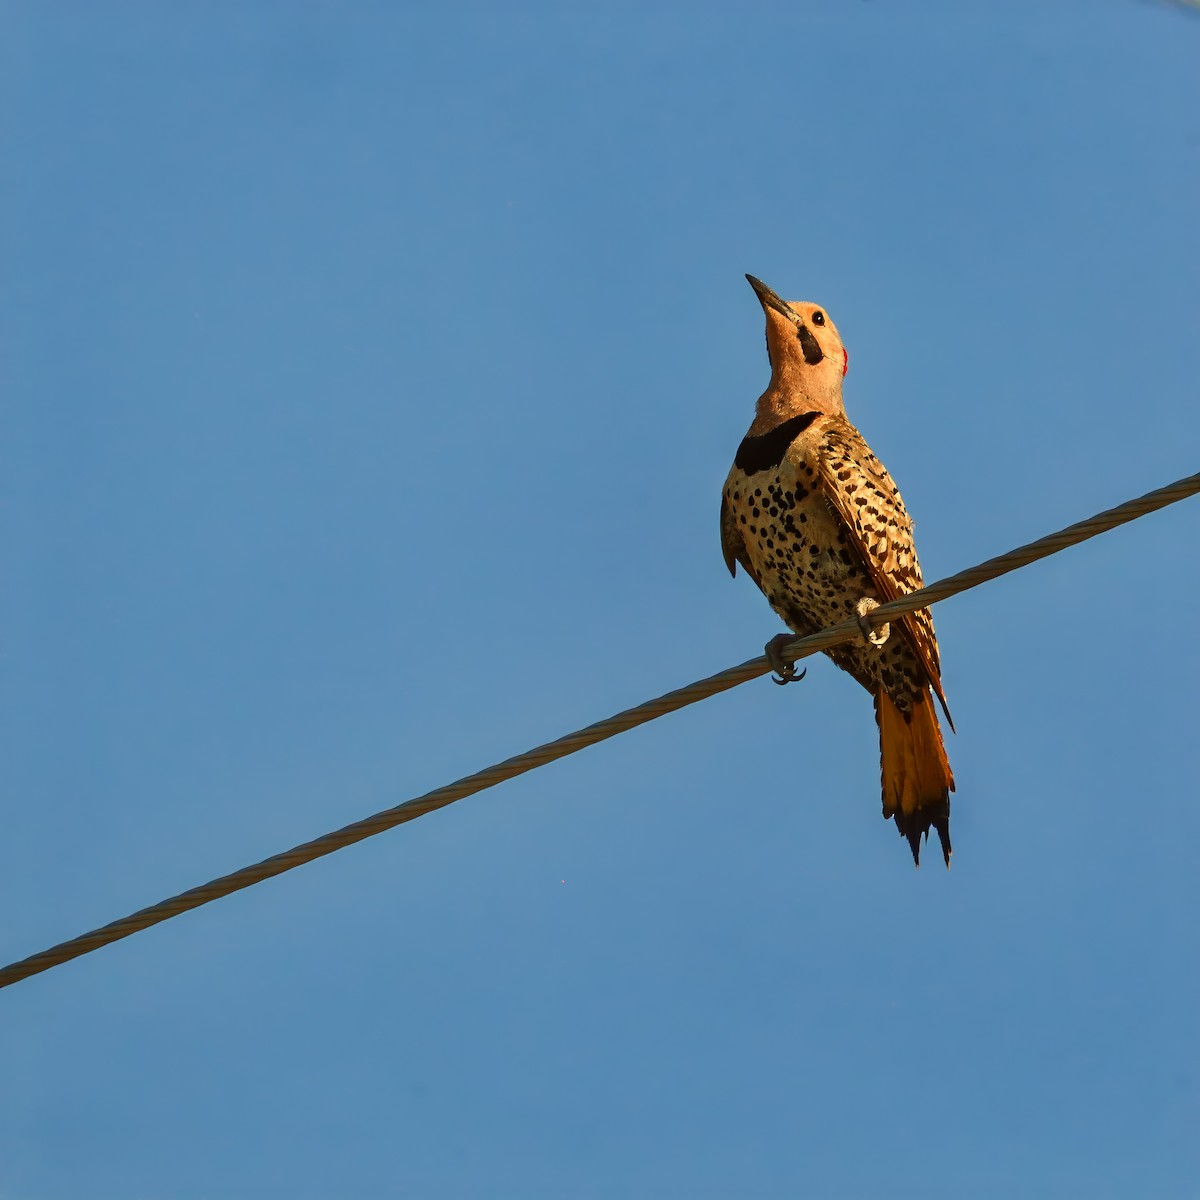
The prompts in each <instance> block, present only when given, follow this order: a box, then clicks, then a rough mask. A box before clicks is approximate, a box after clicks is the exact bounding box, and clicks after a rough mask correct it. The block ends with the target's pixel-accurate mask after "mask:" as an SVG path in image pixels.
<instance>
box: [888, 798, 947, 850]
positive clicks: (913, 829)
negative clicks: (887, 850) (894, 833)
mask: <svg viewBox="0 0 1200 1200" xmlns="http://www.w3.org/2000/svg"><path fill="white" fill-rule="evenodd" d="M893 816H894V818H895V821H896V828H897V829H898V830H899V831H900V836H901V837H903V838H906V839H907V840H908V847H909V849H910V850H911V851H912V856H913V864H914V865H915V866H917V867H919V866H920V865H921V839H922V837H924V839H925V841H929V831H930V829H936V830H937V835H938V841H939V842H940V843H941V846H942V858H943V859H945V861H946V866H947V867H949V866H950V855H951V853H952V848H951V846H950V800H949V798H948V797H947V799H946V803H945V806H944V807H942V808H941V809H928V808H927V809H924V810H923V811H921V812H917V813H913V814H912V816H910V817H907V818H906V817H905V816H904V814H903V813H901V812H896V813H894V814H893Z"/></svg>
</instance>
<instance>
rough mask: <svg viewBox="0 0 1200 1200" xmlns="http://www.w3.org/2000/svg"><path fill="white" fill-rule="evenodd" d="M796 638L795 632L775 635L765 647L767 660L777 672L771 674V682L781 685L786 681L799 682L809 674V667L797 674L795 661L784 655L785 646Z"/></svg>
mask: <svg viewBox="0 0 1200 1200" xmlns="http://www.w3.org/2000/svg"><path fill="white" fill-rule="evenodd" d="M795 640H796V635H795V634H794V633H781V634H779V636H778V637H773V638H772V639H771V640H770V641H769V642H768V643H767V644H766V646H764V647H763V653H764V654H765V655H766V656H767V662H769V663H770V664H771V669H772V670H773V671H774V672H775V674H774V675H772V676H771V682H772V683H777V684H779V685H780V686H781V687H782V686H783V684H785V683H797V682H799V680H801V679H803V678H804V677H805V675H807V674H808V668H807V667H805V669H804V670H803V671H801V672H800V673H799V674H797V673H796V665H795V663H790V662H788V660H787V659H786V658H784V657H783V648H784V647H785V646H786V645H788V644H789V643H790V642H794V641H795ZM776 676H778V678H776Z"/></svg>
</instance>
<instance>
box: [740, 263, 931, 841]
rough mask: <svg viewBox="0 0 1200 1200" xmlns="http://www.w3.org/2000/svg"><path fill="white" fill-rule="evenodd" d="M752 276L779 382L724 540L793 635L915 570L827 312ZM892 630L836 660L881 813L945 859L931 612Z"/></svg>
mask: <svg viewBox="0 0 1200 1200" xmlns="http://www.w3.org/2000/svg"><path fill="white" fill-rule="evenodd" d="M751 283H752V284H754V285H755V290H756V291H757V292H758V294H759V297H760V299H761V300H762V301H763V308H764V311H765V312H766V315H767V345H768V351H769V354H770V358H771V366H772V376H771V385H770V387H769V388H768V389H767V391H766V392H764V393H763V396H762V397H761V398H760V400H759V402H758V412H757V415H756V417H755V420H754V423H753V424H752V425H751V427H750V431H749V433H748V434H747V436H746V438H745V439H744V440H743V442H742V445H741V447H739V450H738V455H737V458H736V460H735V463H734V466H733V468H732V470H731V471H730V472H729V477H728V479H727V480H726V482H725V489H724V492H723V494H722V500H721V544H722V549H723V551H724V554H725V561H726V564H727V565H728V566H729V568H730V570H731V571H735V570H736V566H737V565H741V566H742V567H743V568H744V569H745V571H746V573H747V574H748V575H749V576H750V577H751V578H752V579H753V580H754V582H755V583H756V584H757V585H758V586H759V588H760V589H761V590H762V592H763V593H764V594H765V595H766V597H767V599H768V600H769V601H770V604H771V607H772V608H774V609H775V611H776V612H777V613H778V614H779V615H780V617H782V618H783V620H784V622H785V623H786V624H787V625H788V627H789V628H790V629H792V630H794V631H795V632H796V633H798V634H807V633H814V632H816V631H817V630H818V629H821V628H824V627H825V626H827V625H833V624H836V623H838V622H840V621H844V620H846V619H847V618H848V617H854V616H856V615H858V614H860V613H861V612H862V611H863V608H864V605H865V606H866V607H873V606H874V604H878V603H883V602H885V601H887V600H890V599H893V598H894V597H896V596H899V595H903V594H904V593H907V592H910V591H915V590H916V589H917V588H919V587H921V586H922V579H921V567H920V564H919V563H918V562H917V555H916V550H915V547H914V544H913V528H912V520H911V519H910V517H909V515H908V512H907V510H906V509H905V507H904V501H903V500H902V499H901V498H900V493H899V491H898V490H897V488H896V485H895V483H893V482H892V478H891V476H890V475H889V474H888V472H887V469H886V468H885V467H884V465H883V464H882V463H881V462H880V461H879V459H878V458H877V457H876V456H875V455H874V454H873V453H872V452H871V449H870V447H869V446H868V445H867V443H866V441H865V440H864V439H863V437H862V435H861V434H860V433H859V432H858V430H857V429H855V428H854V426H853V425H851V424H850V422H849V421H848V420H847V419H846V415H845V410H844V408H843V407H842V400H841V384H842V376H843V375H844V373H845V368H846V365H847V364H848V358H847V356H846V353H845V350H844V349H843V347H842V344H841V339H840V337H839V336H838V333H837V329H836V327H835V326H834V325H833V323H832V321H830V320H829V319H828V317H827V316H826V314H825V313H824V310H823V309H821V308H820V307H819V306H817V305H813V304H802V303H796V304H791V305H785V304H784V303H783V302H782V301H780V300H779V299H778V297H777V296H775V294H774V293H773V292H771V291H770V289H769V288H766V287H765V285H763V284H760V283H758V281H757V280H753V279H752V280H751ZM898 625H899V628H896V627H895V626H893V627H892V628H891V629H890V630H889V631H888V632H887V634H886V640H884V641H883V644H882V645H873V644H871V643H868V641H867V640H866V639H865V638H863V639H862V640H860V641H856V642H849V643H845V644H843V645H841V646H838V647H834V648H833V649H831V650H829V651H828V654H829V657H830V658H831V659H833V661H834V662H835V663H836V664H837V665H838V666H839V667H841V668H842V669H843V670H845V671H847V672H849V674H850V675H852V676H853V677H854V678H855V679H856V680H857V681H858V682H859V683H860V684H861V685H862V686H863V687H864V688H866V690H867V691H869V692H870V693H871V694H872V696H874V697H875V698H876V716H877V719H878V720H879V724H880V733H881V765H882V775H883V807H884V815H885V816H888V817H894V818H895V820H896V824H897V826H898V828H899V829H900V832H901V833H902V834H904V835H905V836H906V837H907V838H908V841H909V843H910V845H911V847H912V852H913V857H914V859H917V858H918V856H919V848H920V837H921V835H922V834H926V835H927V834H928V831H929V829H930V827H931V826H932V827H934V828H936V829H937V831H938V834H939V837H940V839H941V842H942V849H943V853H944V854H945V857H946V861H947V863H948V862H949V858H950V837H949V792H950V791H952V790H953V787H954V781H953V776H952V775H951V773H950V768H949V764H948V762H947V761H946V757H945V751H944V749H943V747H942V741H941V734H940V731H939V730H938V727H937V716H936V713H935V712H934V709H933V705H932V701H931V699H930V689H931V688H932V690H933V692H934V693H935V694H936V695H937V697H938V699H939V700H940V701H941V704H942V707H943V709H945V696H944V694H943V692H942V684H941V667H940V663H939V660H938V646H937V638H936V636H935V634H934V630H933V621H932V619H931V617H930V615H929V612H928V610H921V611H920V612H918V613H915V614H913V615H912V616H911V617H908V618H905V619H903V620H902V621H901V622H899V623H898ZM885 629H886V627H885ZM883 635H884V631H883V630H880V631H877V635H876V637H877V638H879V637H881V636H883ZM946 715H947V719H949V713H948V712H947V714H946ZM952 727H953V726H952Z"/></svg>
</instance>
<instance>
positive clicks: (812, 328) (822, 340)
mask: <svg viewBox="0 0 1200 1200" xmlns="http://www.w3.org/2000/svg"><path fill="white" fill-rule="evenodd" d="M746 278H747V279H748V280H749V281H750V286H751V287H752V288H753V289H754V291H755V292H756V294H757V295H758V299H759V302H760V303H761V304H762V306H763V312H764V313H765V314H766V317H767V356H768V358H769V359H770V360H771V387H770V388H769V389H768V394H771V393H774V394H775V397H776V400H777V401H778V400H784V399H785V398H786V397H788V396H795V398H796V399H797V400H800V399H805V400H807V401H808V402H811V404H812V405H813V406H814V407H817V408H819V409H821V410H822V411H824V412H831V413H839V414H840V413H844V412H845V409H844V408H843V407H842V377H843V376H844V375H845V374H846V370H847V368H848V367H849V366H850V355H849V354H848V353H847V352H846V348H845V347H844V346H843V345H842V339H841V336H840V335H839V334H838V331H837V326H836V325H835V324H834V323H833V321H832V320H831V319H830V317H829V314H828V313H827V312H826V311H825V310H824V309H823V308H822V307H821V306H820V305H819V304H809V303H808V302H807V301H803V300H793V301H792V302H790V303H789V302H788V301H786V300H781V299H780V298H779V297H778V296H777V295H776V294H775V293H774V292H773V291H772V290H771V289H770V288H769V287H767V285H766V284H765V283H763V281H762V280H761V279H755V278H754V276H753V275H747V276H746ZM764 398H765V397H764Z"/></svg>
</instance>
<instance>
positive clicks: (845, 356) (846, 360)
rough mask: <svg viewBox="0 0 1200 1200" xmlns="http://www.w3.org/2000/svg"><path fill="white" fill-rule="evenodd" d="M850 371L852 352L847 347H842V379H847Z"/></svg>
mask: <svg viewBox="0 0 1200 1200" xmlns="http://www.w3.org/2000/svg"><path fill="white" fill-rule="evenodd" d="M848 370H850V351H849V350H847V349H846V347H845V346H843V347H842V378H843V379H844V378H845V377H846V372H847V371H848Z"/></svg>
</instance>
